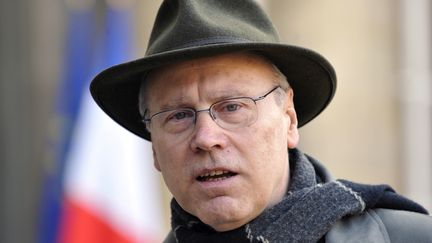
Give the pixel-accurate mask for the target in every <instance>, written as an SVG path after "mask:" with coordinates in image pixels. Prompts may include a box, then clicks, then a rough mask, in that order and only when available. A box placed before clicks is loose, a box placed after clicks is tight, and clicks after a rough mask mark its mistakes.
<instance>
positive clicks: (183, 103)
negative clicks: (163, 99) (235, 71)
mask: <svg viewBox="0 0 432 243" xmlns="http://www.w3.org/2000/svg"><path fill="white" fill-rule="evenodd" d="M236 97H249V95H246V94H245V92H244V91H239V90H232V89H230V90H222V91H215V92H212V93H211V94H209V96H208V99H209V100H210V102H211V103H214V102H218V101H221V100H225V99H231V98H236ZM180 107H188V108H194V104H193V103H192V101H191V100H190V99H188V97H187V96H180V97H176V98H172V99H170V100H169V101H168V102H167V103H166V104H162V105H161V106H160V110H161V111H164V110H172V109H176V108H180Z"/></svg>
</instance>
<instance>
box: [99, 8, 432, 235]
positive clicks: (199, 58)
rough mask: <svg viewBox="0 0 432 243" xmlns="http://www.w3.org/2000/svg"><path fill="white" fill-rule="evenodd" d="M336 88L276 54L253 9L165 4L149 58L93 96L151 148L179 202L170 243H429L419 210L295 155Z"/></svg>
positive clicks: (313, 57) (300, 60) (295, 52)
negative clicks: (337, 177)
mask: <svg viewBox="0 0 432 243" xmlns="http://www.w3.org/2000/svg"><path fill="white" fill-rule="evenodd" d="M335 88H336V77H335V74H334V71H333V68H332V67H331V65H330V64H329V63H328V62H327V61H326V60H325V59H324V58H323V57H321V56H320V55H319V54H316V53H315V52H313V51H310V50H306V49H302V48H299V47H293V46H289V45H284V44H280V43H278V37H277V34H276V31H275V30H274V28H273V26H272V24H271V22H270V21H269V19H268V18H267V16H266V15H265V14H264V13H263V11H262V10H261V9H260V8H259V6H258V5H257V4H256V3H255V2H253V1H246V0H244V1H233V0H212V1H211V0H195V1H193V0H166V1H164V2H163V4H162V6H161V8H160V10H159V13H158V16H157V18H156V21H155V25H154V27H153V32H152V35H151V38H150V42H149V47H148V50H147V53H146V56H145V57H144V58H142V59H139V60H136V61H133V62H130V63H125V64H121V65H119V66H115V67H112V68H110V69H107V70H105V71H103V72H102V73H100V74H99V75H98V76H97V77H96V78H95V79H94V80H93V82H92V85H91V91H92V95H93V97H94V99H95V100H96V102H97V103H98V104H99V105H100V107H101V108H102V109H103V110H104V111H105V112H106V113H107V114H108V115H110V116H111V117H112V118H113V119H114V120H116V121H117V122H118V123H119V124H121V125H122V126H124V127H125V128H126V129H128V130H130V131H131V132H133V133H135V134H137V135H138V136H141V137H143V138H144V139H147V140H149V141H151V142H152V148H153V155H154V164H155V167H156V169H157V170H159V171H160V172H161V173H162V175H163V178H164V180H165V183H166V185H167V186H168V188H169V190H170V191H171V193H172V194H173V196H174V198H173V200H172V203H171V208H172V231H171V232H170V234H169V236H168V237H167V239H166V242H317V241H320V242H349V241H352V242H390V241H391V242H431V241H432V233H431V232H430V229H432V220H431V218H430V217H429V216H427V215H425V214H427V212H426V210H424V209H423V208H422V207H421V206H420V205H418V204H416V203H414V202H412V201H410V200H408V199H405V198H403V197H402V196H400V195H398V194H396V193H394V191H393V190H392V189H391V188H389V187H388V186H383V185H381V186H369V185H360V184H356V183H353V182H349V181H342V180H337V181H336V180H333V179H332V178H331V176H330V175H329V173H328V172H327V171H326V169H325V168H324V167H323V166H322V165H321V164H320V163H319V162H318V161H316V160H315V159H313V158H312V157H309V156H307V155H305V154H303V153H302V152H300V151H299V150H298V149H296V146H297V144H298V141H299V133H298V127H300V126H302V125H304V124H306V123H307V122H309V121H310V120H312V119H313V118H314V117H315V116H317V115H318V114H319V113H320V112H321V111H322V110H323V109H324V108H325V107H326V106H327V105H328V103H329V102H330V100H331V98H332V97H333V94H334V92H335ZM287 150H288V152H287Z"/></svg>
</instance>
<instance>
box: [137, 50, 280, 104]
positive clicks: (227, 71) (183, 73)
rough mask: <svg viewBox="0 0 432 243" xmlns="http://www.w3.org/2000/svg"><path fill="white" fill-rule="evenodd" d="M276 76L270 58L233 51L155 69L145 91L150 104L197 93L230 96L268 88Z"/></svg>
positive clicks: (150, 75) (148, 79)
mask: <svg viewBox="0 0 432 243" xmlns="http://www.w3.org/2000/svg"><path fill="white" fill-rule="evenodd" d="M276 78H277V77H276V75H275V72H274V68H273V66H272V64H271V63H270V62H268V61H267V60H266V59H264V58H262V57H260V56H258V55H255V54H252V53H248V52H239V53H229V54H223V55H218V56H212V57H205V58H198V59H193V60H188V61H183V62H178V63H174V64H171V65H167V66H165V67H163V68H159V69H157V70H154V71H152V72H151V73H149V75H148V76H147V79H146V82H148V83H147V84H146V92H145V94H146V96H147V97H146V100H147V103H153V102H155V101H157V102H158V103H160V102H164V101H165V99H168V98H169V99H171V100H181V99H188V98H190V96H193V94H199V95H201V96H202V95H203V94H206V95H209V96H212V95H213V96H230V95H236V92H237V93H238V92H240V91H242V92H247V91H250V92H253V90H254V89H255V88H257V89H259V87H261V86H262V87H266V88H268V86H269V85H268V83H274V82H275V79H276ZM194 91H196V92H195V93H194ZM239 94H240V95H246V94H247V93H239ZM152 101H153V102H152Z"/></svg>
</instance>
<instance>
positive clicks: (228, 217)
mask: <svg viewBox="0 0 432 243" xmlns="http://www.w3.org/2000/svg"><path fill="white" fill-rule="evenodd" d="M255 217H256V216H253V213H252V212H246V211H245V210H244V209H243V210H242V209H240V210H238V209H237V210H235V209H231V210H227V208H225V209H222V210H221V211H213V210H210V211H207V212H204V213H202V214H201V215H199V216H198V218H199V219H200V220H201V221H202V222H204V223H205V224H207V225H209V226H211V227H212V228H213V229H215V230H216V231H219V232H223V231H229V230H233V229H236V228H239V227H241V226H243V225H245V224H247V223H248V222H249V221H251V220H252V219H254V218H255Z"/></svg>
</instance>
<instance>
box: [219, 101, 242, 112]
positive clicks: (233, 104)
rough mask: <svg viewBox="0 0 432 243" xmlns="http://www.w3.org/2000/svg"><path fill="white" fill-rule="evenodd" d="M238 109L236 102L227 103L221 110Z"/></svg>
mask: <svg viewBox="0 0 432 243" xmlns="http://www.w3.org/2000/svg"><path fill="white" fill-rule="evenodd" d="M238 109H240V105H239V104H238V103H234V102H232V103H227V104H225V105H224V107H223V110H224V111H236V110H238Z"/></svg>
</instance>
